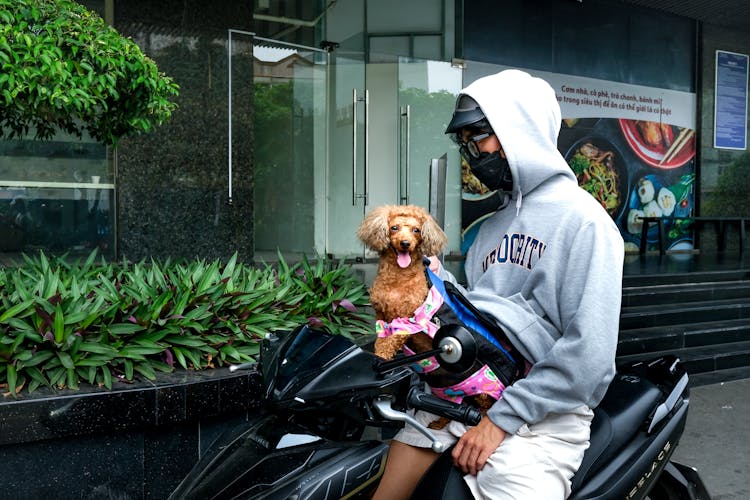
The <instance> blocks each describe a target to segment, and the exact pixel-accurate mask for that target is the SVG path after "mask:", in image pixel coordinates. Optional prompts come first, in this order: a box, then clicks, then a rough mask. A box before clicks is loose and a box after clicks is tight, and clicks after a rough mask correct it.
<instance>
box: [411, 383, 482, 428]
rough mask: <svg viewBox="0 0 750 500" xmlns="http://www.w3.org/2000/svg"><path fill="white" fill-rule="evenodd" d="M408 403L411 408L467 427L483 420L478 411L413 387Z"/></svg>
mask: <svg viewBox="0 0 750 500" xmlns="http://www.w3.org/2000/svg"><path fill="white" fill-rule="evenodd" d="M406 401H407V404H408V405H409V406H410V407H411V408H415V409H417V410H425V411H428V412H430V413H434V414H435V415H438V416H440V417H447V418H449V419H451V420H455V421H457V422H461V423H463V424H466V425H477V424H478V423H479V421H480V420H482V412H480V411H479V410H478V409H476V408H474V407H472V406H469V405H465V404H461V403H453V402H451V401H446V400H445V399H440V398H439V397H437V396H433V395H432V394H427V393H426V392H422V391H421V390H419V389H417V388H416V387H413V388H412V389H411V390H410V391H409V395H408V396H407V399H406Z"/></svg>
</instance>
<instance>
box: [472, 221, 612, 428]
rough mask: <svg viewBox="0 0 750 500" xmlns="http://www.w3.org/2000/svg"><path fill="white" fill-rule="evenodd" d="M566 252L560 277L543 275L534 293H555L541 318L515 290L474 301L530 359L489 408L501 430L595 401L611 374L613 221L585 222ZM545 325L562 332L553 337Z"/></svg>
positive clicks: (548, 295) (540, 295)
mask: <svg viewBox="0 0 750 500" xmlns="http://www.w3.org/2000/svg"><path fill="white" fill-rule="evenodd" d="M568 255H569V256H570V258H569V259H567V263H566V264H565V265H563V266H562V267H561V268H560V269H559V270H558V271H559V273H558V274H557V277H556V278H555V279H552V280H549V279H548V280H545V281H551V282H552V283H554V284H552V285H548V286H549V287H550V288H548V289H545V290H542V291H539V292H538V295H537V294H536V293H535V296H537V300H543V299H546V301H549V300H554V299H556V301H555V302H554V303H553V304H556V305H552V306H551V308H550V309H549V312H550V313H551V314H548V315H547V316H545V317H542V316H540V315H539V313H538V312H537V309H538V308H535V307H534V306H533V305H532V304H530V303H529V302H527V301H526V300H525V299H524V298H523V297H522V295H521V294H520V293H519V294H516V295H514V296H512V297H509V298H498V297H496V296H495V297H492V300H490V297H487V296H485V297H476V299H477V301H478V302H480V303H481V304H478V307H480V308H481V309H483V310H485V311H487V312H488V313H490V314H492V315H493V316H494V317H495V318H496V319H497V320H498V322H499V323H500V324H501V325H502V326H504V327H505V328H506V329H507V330H508V331H509V332H512V334H513V335H514V336H515V337H516V338H517V339H518V340H519V341H520V344H523V345H524V346H526V349H524V350H525V351H527V352H525V353H524V354H530V359H531V360H533V361H534V364H533V366H532V368H531V370H530V371H529V373H528V375H527V376H526V377H525V378H523V379H521V380H518V381H517V382H515V383H514V384H513V385H512V386H510V387H508V388H507V389H506V390H505V392H504V393H503V396H502V398H501V399H500V400H499V401H497V402H496V403H495V404H494V405H493V406H492V407H491V408H490V410H489V412H488V417H489V418H490V420H492V422H493V423H495V424H496V425H498V426H499V427H501V428H502V429H504V430H505V431H506V432H510V433H515V432H516V431H517V430H518V429H519V428H520V427H521V426H522V425H523V424H524V423H527V424H532V423H536V422H539V421H541V420H542V419H544V418H545V417H546V416H547V415H548V414H549V413H563V412H568V411H571V410H573V409H575V408H578V407H580V406H582V405H588V406H589V407H595V406H596V405H598V404H599V402H600V401H601V398H602V397H603V396H604V393H605V392H606V389H607V387H608V385H609V383H610V381H611V380H612V378H613V377H614V373H615V352H616V349H617V339H618V330H619V318H620V301H621V293H622V260H623V255H624V254H623V243H622V238H621V237H620V235H619V233H616V230H615V229H614V228H610V227H609V226H607V225H604V224H596V223H589V224H586V225H584V226H583V227H581V229H580V230H579V231H578V233H577V234H576V236H575V238H574V240H573V242H572V247H571V248H570V251H569V253H568ZM548 278H549V277H548ZM537 286H540V287H543V285H541V284H539V285H537ZM553 294H554V295H556V297H554V296H551V295H553ZM483 299H484V300H483ZM552 316H556V317H555V318H553V317H552ZM550 331H552V332H553V333H554V334H555V335H559V337H558V338H557V339H554V338H553V337H551V336H550ZM538 339H546V340H543V341H540V340H538ZM544 342H547V343H548V344H549V343H551V345H544ZM522 351H523V350H522ZM533 353H536V355H534V354H533Z"/></svg>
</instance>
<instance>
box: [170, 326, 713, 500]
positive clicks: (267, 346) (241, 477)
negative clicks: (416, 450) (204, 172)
mask: <svg viewBox="0 0 750 500" xmlns="http://www.w3.org/2000/svg"><path fill="white" fill-rule="evenodd" d="M433 347H434V349H433V350H432V351H429V352H427V353H421V354H418V355H414V356H402V357H398V358H396V359H394V360H393V361H389V362H384V361H382V360H380V359H379V358H377V357H376V356H375V355H374V354H372V353H371V352H368V351H367V350H365V349H363V348H361V347H359V346H357V345H356V344H354V343H352V342H350V341H349V340H347V339H346V338H344V337H341V336H333V335H329V334H327V333H324V332H322V331H319V330H315V329H313V328H310V327H308V326H301V327H298V328H297V329H296V330H294V331H292V332H288V333H284V334H275V335H271V336H269V337H268V338H267V339H265V340H264V341H263V342H262V345H261V361H260V370H261V373H260V375H261V376H262V379H263V387H264V400H265V405H266V411H264V412H262V414H261V415H259V416H258V417H256V418H254V419H252V420H250V421H249V422H245V423H243V424H241V425H239V426H237V427H236V428H234V429H231V430H230V431H228V432H227V433H226V434H225V435H224V436H222V438H220V439H219V440H217V442H215V443H214V444H213V445H212V447H211V448H210V450H209V451H208V452H206V453H205V454H204V456H203V457H202V458H201V459H200V460H199V462H198V463H197V464H196V465H195V466H194V467H193V469H192V470H191V472H190V473H189V474H188V475H187V476H186V477H185V478H184V480H183V481H182V483H181V484H180V485H179V486H178V488H177V489H176V490H175V491H174V492H173V494H172V495H171V497H170V498H173V499H201V500H205V499H235V498H236V499H240V498H242V499H245V498H252V499H263V498H268V499H274V500H276V499H334V498H369V496H370V495H371V494H372V492H373V491H374V489H375V488H376V487H377V483H378V481H379V479H380V477H381V476H382V474H383V470H384V468H385V461H386V457H387V453H388V446H387V444H385V443H383V441H382V440H381V439H379V438H380V437H381V436H382V435H388V434H389V433H390V434H392V433H393V432H395V430H397V429H398V428H400V427H401V426H403V425H404V424H405V425H412V426H414V427H415V428H416V429H418V430H419V431H420V432H421V433H422V434H424V435H425V436H427V437H428V438H430V439H432V442H433V445H432V448H433V450H434V451H436V452H444V451H446V450H444V449H443V447H442V445H441V443H439V442H438V441H436V440H435V439H434V436H433V435H432V434H431V432H430V430H429V429H427V428H426V427H424V426H422V425H420V424H419V423H418V422H416V421H415V420H414V418H413V417H412V416H411V415H410V414H409V413H407V411H406V410H409V409H412V408H414V409H424V410H427V411H430V412H432V413H434V414H437V415H441V416H446V417H448V418H451V419H454V420H459V421H462V422H465V423H467V424H469V425H475V424H477V423H478V422H479V420H480V419H481V414H480V413H479V412H478V411H477V410H476V409H475V408H473V407H471V406H468V405H461V404H453V403H450V402H447V401H444V400H442V399H439V398H437V397H435V396H432V395H431V394H429V393H427V392H425V391H424V384H423V383H421V382H420V380H419V377H418V376H417V375H416V373H415V372H414V371H412V370H411V369H410V368H408V365H410V364H411V363H414V362H415V361H418V360H420V359H423V358H426V357H428V356H435V355H436V356H438V357H439V360H440V364H441V366H442V367H445V368H447V369H449V370H452V371H455V372H462V371H464V370H467V368H468V367H470V366H472V364H473V362H474V358H475V356H476V344H475V343H474V341H473V337H472V336H471V334H470V333H469V332H468V331H466V330H465V329H463V328H462V327H459V326H452V325H451V326H444V327H442V328H441V329H440V330H439V331H438V333H437V335H436V336H435V339H434V343H433ZM687 386H688V376H687V373H686V372H685V370H684V368H683V367H682V366H681V365H680V363H679V362H678V360H677V359H676V358H674V357H662V358H658V359H655V360H652V361H650V362H642V363H634V364H632V365H629V366H627V367H620V369H619V371H618V374H617V376H616V377H615V379H614V380H613V382H612V384H611V385H610V387H609V390H608V392H607V394H606V396H605V398H604V400H603V401H602V403H601V405H600V406H599V407H598V408H597V409H596V411H595V416H594V420H593V422H592V433H591V446H590V447H589V449H588V451H587V452H586V454H585V456H584V460H583V464H582V465H581V467H580V469H579V471H578V472H577V473H576V475H575V477H574V478H573V493H572V496H571V497H570V498H571V499H576V500H578V499H584V498H586V499H594V498H597V499H610V498H612V499H614V498H618V499H623V498H624V499H643V498H650V499H653V500H656V499H662V498H665V499H709V498H710V497H709V495H708V493H707V492H706V489H705V486H704V485H703V482H702V481H701V479H700V477H699V476H698V474H697V472H696V471H695V470H694V469H692V468H690V467H687V466H684V465H680V464H677V463H675V462H671V461H670V457H671V455H672V453H673V452H674V450H675V447H676V446H677V442H678V440H679V438H680V436H681V434H682V432H683V429H684V426H685V420H686V418H687V410H688V403H689V400H688V389H687ZM378 428H380V429H378ZM378 430H379V431H380V432H379V433H378V432H373V431H378ZM369 434H380V436H371V437H372V439H368V435H369ZM413 498H430V499H451V500H461V499H471V498H472V496H471V493H470V491H469V489H468V487H467V486H466V483H465V482H464V481H463V474H462V473H461V472H460V471H459V470H458V469H456V468H455V467H454V466H453V464H452V459H451V456H450V453H443V454H442V455H441V457H440V458H439V459H438V460H437V461H436V462H435V464H434V465H433V466H432V467H431V468H430V470H428V471H427V473H426V474H425V476H424V477H423V479H422V481H421V482H420V483H419V485H418V486H417V489H416V491H415V492H414V495H413Z"/></svg>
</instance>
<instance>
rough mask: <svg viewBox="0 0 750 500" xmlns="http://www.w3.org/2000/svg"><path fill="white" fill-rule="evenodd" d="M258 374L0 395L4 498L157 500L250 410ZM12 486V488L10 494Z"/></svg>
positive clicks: (254, 408)
mask: <svg viewBox="0 0 750 500" xmlns="http://www.w3.org/2000/svg"><path fill="white" fill-rule="evenodd" d="M259 392H260V379H259V377H258V376H257V373H255V372H254V371H249V372H248V371H245V372H235V373H229V371H228V370H227V369H215V370H206V371H202V372H184V371H183V372H175V373H172V374H160V375H159V378H158V380H157V381H156V382H155V383H153V384H152V383H150V382H139V383H136V384H133V385H128V384H123V383H119V382H117V383H116V384H115V387H113V390H112V391H106V390H104V389H98V388H93V387H89V388H85V387H82V388H81V390H80V391H71V390H64V391H52V390H47V389H43V390H38V391H36V392H34V393H33V394H32V395H25V396H24V398H22V399H18V400H13V399H10V398H6V399H5V400H3V401H0V429H2V432H1V433H0V462H1V463H2V464H3V471H4V472H5V473H6V476H5V481H4V485H3V488H4V491H6V492H8V496H7V498H11V497H12V498H19V499H27V498H28V499H32V498H34V499H36V498H55V499H61V500H63V499H90V500H94V499H96V500H100V499H101V500H105V499H106V500H114V499H116V500H130V499H164V498H167V497H168V496H169V494H170V493H171V492H172V491H173V490H174V489H175V488H176V487H177V485H178V484H179V483H180V481H181V480H182V478H183V477H185V475H186V474H187V473H188V472H189V471H190V469H191V468H192V467H193V465H194V464H195V463H196V462H197V461H198V459H199V458H200V456H201V455H202V454H203V453H205V452H206V451H207V450H208V449H209V446H210V445H211V444H212V443H213V442H214V441H215V440H216V439H217V438H218V437H220V436H221V435H222V433H224V432H228V431H230V430H231V429H233V428H234V427H236V426H238V425H242V423H243V422H245V421H247V420H248V419H249V418H252V417H253V416H254V415H257V414H258V412H259V411H260V410H259V406H260V403H259V401H258V399H257V395H258V394H259ZM11 492H12V493H11Z"/></svg>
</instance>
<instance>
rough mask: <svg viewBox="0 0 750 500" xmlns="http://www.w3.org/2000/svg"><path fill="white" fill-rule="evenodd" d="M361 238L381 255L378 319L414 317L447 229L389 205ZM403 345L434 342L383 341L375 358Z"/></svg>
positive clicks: (422, 337)
mask: <svg viewBox="0 0 750 500" xmlns="http://www.w3.org/2000/svg"><path fill="white" fill-rule="evenodd" d="M357 236H358V237H359V239H360V240H362V241H363V242H364V243H365V244H366V245H367V246H369V247H370V248H371V249H373V250H375V251H376V252H378V254H379V255H380V260H379V262H378V272H377V274H376V275H375V281H374V282H373V284H372V288H370V303H371V304H372V307H373V309H375V315H376V318H377V319H379V320H383V321H385V322H391V321H393V320H394V319H395V318H409V317H411V316H413V315H414V312H415V310H416V309H417V308H418V307H419V306H420V305H422V303H423V302H424V301H425V299H426V297H427V293H428V290H429V289H428V286H427V277H426V275H425V269H424V262H423V256H430V255H437V254H439V253H440V252H442V251H443V249H444V248H445V246H446V244H447V243H448V238H447V237H446V235H445V233H444V232H443V230H442V229H440V226H438V225H437V223H436V222H435V220H434V219H433V218H432V217H431V216H430V214H429V213H427V212H426V211H425V210H424V209H423V208H420V207H417V206H414V205H385V206H381V207H379V208H376V209H374V210H372V211H371V212H370V213H369V214H367V216H366V217H365V219H364V220H363V221H362V224H360V226H359V230H358V231H357ZM405 344H406V345H407V346H408V347H409V348H411V349H412V350H413V351H415V352H423V351H426V350H429V349H431V348H432V339H431V338H430V337H429V336H428V335H427V334H425V333H416V334H413V335H391V336H388V337H379V338H378V339H377V340H376V341H375V354H377V355H378V356H380V357H381V358H384V359H392V358H393V357H394V356H395V355H396V353H397V352H399V351H400V350H401V349H402V347H403V346H404V345H405ZM438 370H440V371H442V370H443V369H442V368H438ZM468 401H471V402H473V403H474V404H475V405H476V406H477V407H478V408H479V409H481V410H482V411H483V412H486V410H487V409H488V408H489V407H490V406H492V404H493V403H494V399H493V398H492V397H491V396H489V395H487V394H478V395H477V396H472V397H470V398H467V402H468ZM447 423H448V419H447V418H445V417H441V418H439V419H438V420H436V421H435V422H432V423H431V424H430V425H429V427H430V428H433V429H442V428H443V427H444V426H445V425H446V424H447Z"/></svg>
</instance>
